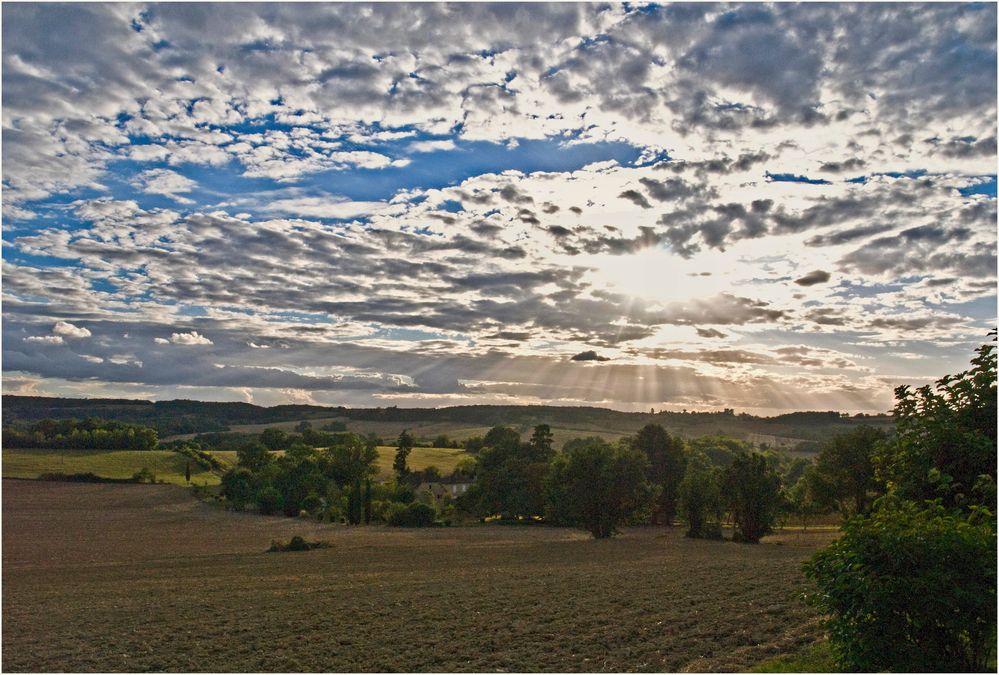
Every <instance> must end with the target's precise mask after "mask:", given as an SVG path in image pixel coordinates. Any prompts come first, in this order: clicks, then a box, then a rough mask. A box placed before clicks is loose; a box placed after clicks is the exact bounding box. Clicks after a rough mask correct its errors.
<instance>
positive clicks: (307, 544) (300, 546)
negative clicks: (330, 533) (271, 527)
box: [267, 534, 330, 553]
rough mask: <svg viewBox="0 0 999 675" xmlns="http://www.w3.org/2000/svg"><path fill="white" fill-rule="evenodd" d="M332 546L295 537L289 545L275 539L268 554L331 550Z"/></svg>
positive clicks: (298, 536) (323, 542)
mask: <svg viewBox="0 0 999 675" xmlns="http://www.w3.org/2000/svg"><path fill="white" fill-rule="evenodd" d="M329 547H330V545H329V543H328V542H325V541H306V540H305V539H304V538H303V537H302V536H300V535H297V534H296V535H295V536H294V537H292V538H291V541H289V542H288V543H287V544H286V543H284V542H283V541H281V540H279V539H275V540H274V541H272V542H271V547H270V548H269V549H267V552H268V553H284V552H285V551H311V550H313V549H317V548H329Z"/></svg>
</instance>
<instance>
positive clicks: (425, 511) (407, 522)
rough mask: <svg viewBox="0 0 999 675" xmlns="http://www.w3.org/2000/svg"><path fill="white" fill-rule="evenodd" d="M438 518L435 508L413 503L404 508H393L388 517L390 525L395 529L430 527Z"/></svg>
mask: <svg viewBox="0 0 999 675" xmlns="http://www.w3.org/2000/svg"><path fill="white" fill-rule="evenodd" d="M436 518H437V510H436V509H435V508H434V507H432V506H430V505H429V504H423V503H421V502H413V503H411V504H407V505H406V506H404V507H402V508H393V509H392V510H391V511H390V513H389V515H388V524H389V525H392V526H394V527H430V526H431V525H433V524H434V521H435V520H436Z"/></svg>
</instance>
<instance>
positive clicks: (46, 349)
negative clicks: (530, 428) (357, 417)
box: [2, 3, 997, 415]
mask: <svg viewBox="0 0 999 675" xmlns="http://www.w3.org/2000/svg"><path fill="white" fill-rule="evenodd" d="M2 13H3V46H2V56H3V67H2V81H3V146H2V173H3V194H2V196H3V200H2V201H3V274H2V282H3V283H2V286H3V353H2V356H3V393H5V394H26V395H54V396H74V397H80V396H87V397H94V396H113V397H128V398H145V399H159V400H163V399H173V398H186V399H198V400H217V401H247V402H252V403H256V404H259V405H275V404H279V403H315V404H320V405H347V406H391V405H397V406H401V407H413V406H442V405H462V404H482V403H496V404H519V403H523V404H533V403H543V404H553V405H593V406H603V407H611V408H616V409H621V410H648V409H650V408H655V409H656V410H660V409H668V410H684V409H686V410H718V409H721V408H735V409H736V410H737V411H739V412H743V411H745V412H750V413H753V414H761V415H774V414H780V413H783V412H787V411H792V410H840V411H844V412H851V413H856V412H865V413H877V412H884V411H886V410H889V409H890V408H891V407H892V398H893V397H892V389H893V387H895V386H898V385H903V384H908V385H921V384H925V383H927V382H930V381H932V380H934V379H936V378H939V377H941V376H942V375H944V374H946V373H954V372H958V371H960V370H963V369H964V368H965V366H966V365H967V363H968V361H969V359H970V357H971V356H972V350H973V349H974V348H975V347H976V346H977V345H978V344H981V343H982V342H985V341H986V340H987V339H988V337H987V336H988V332H989V330H990V329H992V328H994V327H995V325H996V160H997V151H996V99H997V96H996V62H997V59H996V5H995V4H986V3H969V4H961V3H940V4H916V3H911V4H909V3H891V4H873V3H871V4H868V3H863V4H828V3H821V4H804V5H791V4H776V5H765V4H747V5H739V4H703V3H698V4H668V5H663V6H659V5H645V4H631V3H624V4H543V3H535V4H523V5H522V4H497V5H493V4H456V5H441V4H374V5H366V4H333V3H310V4H291V3H273V4H260V5H251V4H232V3H219V4H211V3H205V4H196V3H177V4H143V3H136V4H96V3H82V4H49V3H39V4H32V3H4V4H3V6H2Z"/></svg>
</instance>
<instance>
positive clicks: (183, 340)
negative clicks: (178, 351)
mask: <svg viewBox="0 0 999 675" xmlns="http://www.w3.org/2000/svg"><path fill="white" fill-rule="evenodd" d="M170 342H172V343H173V344H175V345H210V344H213V343H212V341H211V340H209V339H208V338H206V337H205V336H204V335H199V334H198V331H196V330H193V331H191V332H190V333H173V334H172V335H171V336H170Z"/></svg>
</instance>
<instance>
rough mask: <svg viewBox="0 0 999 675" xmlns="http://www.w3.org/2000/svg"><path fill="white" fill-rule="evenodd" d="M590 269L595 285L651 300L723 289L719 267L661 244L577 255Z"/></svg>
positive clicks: (663, 300)
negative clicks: (617, 252)
mask: <svg viewBox="0 0 999 675" xmlns="http://www.w3.org/2000/svg"><path fill="white" fill-rule="evenodd" d="M576 261H577V263H582V264H583V265H585V266H587V267H590V268H592V269H593V270H594V271H593V273H592V275H591V276H590V281H592V282H593V283H594V284H595V285H596V286H597V287H598V288H600V289H602V290H606V291H611V292H617V293H621V294H623V295H627V296H629V297H631V298H635V299H640V300H644V301H646V302H652V303H668V302H681V301H684V300H689V299H691V298H698V297H704V296H708V295H713V294H715V293H718V292H720V291H723V290H726V286H727V284H728V280H727V279H726V277H727V274H724V273H723V270H720V269H714V266H712V268H706V267H705V264H704V262H703V261H694V260H689V259H685V258H683V257H681V256H678V255H676V254H674V253H672V252H670V251H669V250H668V249H665V248H662V247H650V248H646V249H643V250H641V251H639V252H638V253H632V254H627V255H606V254H603V255H599V256H578V257H577V258H576Z"/></svg>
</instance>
